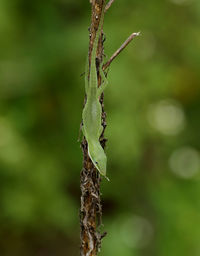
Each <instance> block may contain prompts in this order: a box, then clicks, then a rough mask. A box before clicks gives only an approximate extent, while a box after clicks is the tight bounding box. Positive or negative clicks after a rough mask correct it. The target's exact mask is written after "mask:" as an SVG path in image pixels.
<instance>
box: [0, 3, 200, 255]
mask: <svg viewBox="0 0 200 256" xmlns="http://www.w3.org/2000/svg"><path fill="white" fill-rule="evenodd" d="M89 24H90V5H89V1H88V0H85V1H83V0H82V1H74V0H48V1H47V0H43V1H39V0H35V1H27V0H12V1H8V0H1V1H0V255H1V256H53V255H56V256H64V255H79V204H80V202H79V197H80V189H79V175H80V170H81V168H82V153H81V149H80V145H79V143H77V137H78V132H79V125H80V121H81V112H82V106H83V99H84V78H83V77H81V76H80V74H81V73H83V72H84V66H85V57H86V54H87V49H88V27H89ZM138 31H141V36H140V37H139V38H136V39H134V41H133V42H132V43H131V44H130V45H129V46H128V47H127V48H126V49H125V50H124V52H123V53H122V54H121V55H120V56H118V58H117V59H116V60H115V61H114V62H113V63H112V65H111V67H110V70H109V74H108V79H109V86H108V88H107V89H106V92H105V108H106V112H107V123H108V126H107V129H106V137H107V138H108V143H107V149H106V152H107V156H108V177H109V178H110V180H111V182H107V181H106V180H105V179H104V180H103V182H102V188H101V192H102V203H103V222H104V227H102V231H105V230H106V231H107V232H108V235H107V237H106V238H105V239H104V240H103V244H102V250H101V253H100V255H102V256H110V255H115V256H150V255H151V256H188V255H192V256H199V255H200V197H199V194H200V185H199V180H200V156H199V150H200V115H199V114H200V82H199V81H200V72H199V68H200V1H198V0H196V1H195V0H152V1H149V0H144V1H140V0H123V1H120V0H116V1H115V3H114V4H113V6H112V8H110V10H109V11H108V12H107V13H106V16H105V26H104V32H105V34H106V42H105V54H106V55H107V59H108V58H109V56H111V54H112V53H113V52H114V51H115V50H116V49H117V48H118V47H119V46H120V45H121V43H122V42H123V41H124V40H125V39H126V38H127V37H128V36H129V35H130V34H131V33H132V32H138ZM105 61H106V60H105Z"/></svg>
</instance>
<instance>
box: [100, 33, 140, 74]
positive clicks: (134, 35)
mask: <svg viewBox="0 0 200 256" xmlns="http://www.w3.org/2000/svg"><path fill="white" fill-rule="evenodd" d="M139 35H140V32H137V33H132V34H131V35H130V36H129V37H128V38H127V39H126V41H125V42H124V43H123V44H122V45H121V46H120V47H119V49H118V50H117V51H116V52H115V53H114V54H113V55H112V56H111V57H110V59H109V61H107V62H106V63H105V64H104V65H103V70H105V69H106V68H108V67H109V66H110V64H111V62H112V61H113V60H114V59H115V58H116V57H117V56H118V55H119V54H120V52H121V51H122V50H123V49H124V48H125V47H126V46H127V45H128V44H129V43H130V42H131V41H132V40H133V38H134V37H136V36H139Z"/></svg>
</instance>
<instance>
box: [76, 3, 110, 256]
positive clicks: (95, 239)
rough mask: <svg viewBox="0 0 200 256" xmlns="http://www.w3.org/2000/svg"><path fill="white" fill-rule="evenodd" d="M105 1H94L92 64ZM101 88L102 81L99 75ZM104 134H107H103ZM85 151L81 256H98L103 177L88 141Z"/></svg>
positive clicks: (82, 179) (100, 48)
mask: <svg viewBox="0 0 200 256" xmlns="http://www.w3.org/2000/svg"><path fill="white" fill-rule="evenodd" d="M103 2H104V0H93V1H91V7H92V18H91V26H90V44H89V63H90V61H91V59H90V58H91V50H92V47H93V42H94V38H95V35H96V31H97V28H98V25H99V17H100V16H101V12H102V7H103ZM102 56H103V42H102V36H101V40H99V47H98V59H99V60H102ZM98 81H99V86H100V82H101V78H100V76H99V75H98ZM100 101H101V105H102V109H103V95H102V97H101V100H100ZM105 116H106V114H105V112H104V109H103V111H102V124H103V127H104V129H105V127H106V123H105ZM103 133H104V132H103ZM100 141H101V144H102V146H103V147H104V146H105V142H106V140H105V139H104V136H103V134H102V136H101V138H100ZM81 147H82V151H83V169H82V171H81V179H80V187H81V209H80V227H81V233H80V238H81V248H80V255H81V256H96V255H97V253H98V251H99V249H100V247H101V240H102V238H103V236H104V235H105V234H103V235H101V233H100V231H99V229H100V226H101V216H102V208H101V198H100V182H101V177H100V174H99V172H98V171H97V170H96V168H95V167H94V165H93V163H92V162H91V160H90V158H89V156H88V150H87V141H86V140H85V138H84V139H83V141H82V143H81Z"/></svg>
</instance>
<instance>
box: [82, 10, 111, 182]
mask: <svg viewBox="0 0 200 256" xmlns="http://www.w3.org/2000/svg"><path fill="white" fill-rule="evenodd" d="M103 16H104V9H103V10H102V14H101V18H100V22H99V27H98V30H97V32H96V37H95V40H94V43H93V49H92V52H91V65H90V69H89V62H88V61H87V62H86V72H85V90H86V96H87V101H86V104H85V106H84V109H83V114H82V118H83V127H82V130H83V134H84V136H85V138H86V140H87V143H88V154H89V156H90V159H91V160H92V162H93V164H94V166H95V167H96V168H97V170H98V171H99V172H100V173H101V174H102V175H103V176H105V177H106V162H107V158H106V155H105V152H104V150H103V148H102V146H101V144H100V142H99V138H100V136H101V133H102V131H103V126H102V124H101V118H102V117H101V115H102V107H101V104H100V102H99V98H100V96H101V94H102V92H103V90H104V89H105V87H106V85H107V79H106V77H105V75H104V72H103V70H102V65H100V68H99V72H100V75H101V80H102V81H103V83H102V84H101V86H100V87H98V79H97V67H96V52H97V47H98V41H99V38H100V35H101V27H102V24H103Z"/></svg>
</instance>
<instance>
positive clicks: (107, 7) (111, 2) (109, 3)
mask: <svg viewBox="0 0 200 256" xmlns="http://www.w3.org/2000/svg"><path fill="white" fill-rule="evenodd" d="M114 1H115V0H110V1H109V2H108V3H107V5H106V7H105V11H104V12H107V10H108V9H109V8H110V6H111V5H112V4H113V2H114Z"/></svg>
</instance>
